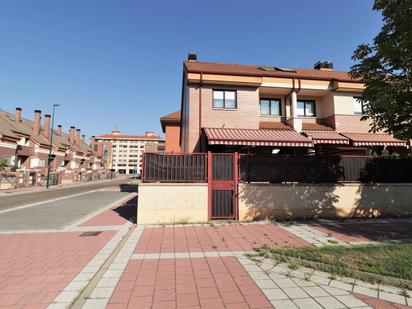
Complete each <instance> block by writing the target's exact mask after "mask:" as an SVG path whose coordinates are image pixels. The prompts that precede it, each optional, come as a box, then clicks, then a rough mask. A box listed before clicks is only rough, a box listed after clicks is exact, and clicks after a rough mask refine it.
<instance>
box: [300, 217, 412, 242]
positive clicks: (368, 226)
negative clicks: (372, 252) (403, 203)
mask: <svg viewBox="0 0 412 309" xmlns="http://www.w3.org/2000/svg"><path fill="white" fill-rule="evenodd" d="M411 224H412V219H407V218H405V219H374V220H344V221H331V220H323V221H317V222H312V223H308V226H310V227H311V228H312V229H315V230H318V231H320V232H322V233H323V234H327V235H330V236H332V237H334V238H336V239H338V240H340V241H342V242H346V243H348V244H359V243H368V242H376V241H389V240H395V241H397V240H412V229H411Z"/></svg>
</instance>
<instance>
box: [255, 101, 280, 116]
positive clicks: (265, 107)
mask: <svg viewBox="0 0 412 309" xmlns="http://www.w3.org/2000/svg"><path fill="white" fill-rule="evenodd" d="M260 114H261V115H271V116H280V115H281V112H280V100H279V99H261V100H260Z"/></svg>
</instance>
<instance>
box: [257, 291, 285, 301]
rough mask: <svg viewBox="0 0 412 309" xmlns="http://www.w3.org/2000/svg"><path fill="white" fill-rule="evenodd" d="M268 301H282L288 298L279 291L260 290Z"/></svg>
mask: <svg viewBox="0 0 412 309" xmlns="http://www.w3.org/2000/svg"><path fill="white" fill-rule="evenodd" d="M262 291H263V293H264V294H265V296H266V297H267V298H268V299H269V300H283V299H289V297H288V296H287V295H286V294H285V293H284V292H283V291H282V290H281V289H262Z"/></svg>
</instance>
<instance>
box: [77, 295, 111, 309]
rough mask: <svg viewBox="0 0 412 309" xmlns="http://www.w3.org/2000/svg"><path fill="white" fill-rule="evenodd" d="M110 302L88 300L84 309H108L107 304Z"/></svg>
mask: <svg viewBox="0 0 412 309" xmlns="http://www.w3.org/2000/svg"><path fill="white" fill-rule="evenodd" d="M108 302H109V299H108V298H107V299H104V298H101V299H88V300H86V302H85V303H84V305H83V307H82V309H104V308H106V305H107V303H108Z"/></svg>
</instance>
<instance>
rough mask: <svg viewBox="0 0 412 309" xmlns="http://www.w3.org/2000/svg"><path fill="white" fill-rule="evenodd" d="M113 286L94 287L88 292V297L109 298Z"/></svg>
mask: <svg viewBox="0 0 412 309" xmlns="http://www.w3.org/2000/svg"><path fill="white" fill-rule="evenodd" d="M113 290H114V287H109V288H98V287H96V288H94V290H93V291H92V293H91V294H90V296H89V298H90V299H95V298H110V296H112V293H113Z"/></svg>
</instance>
